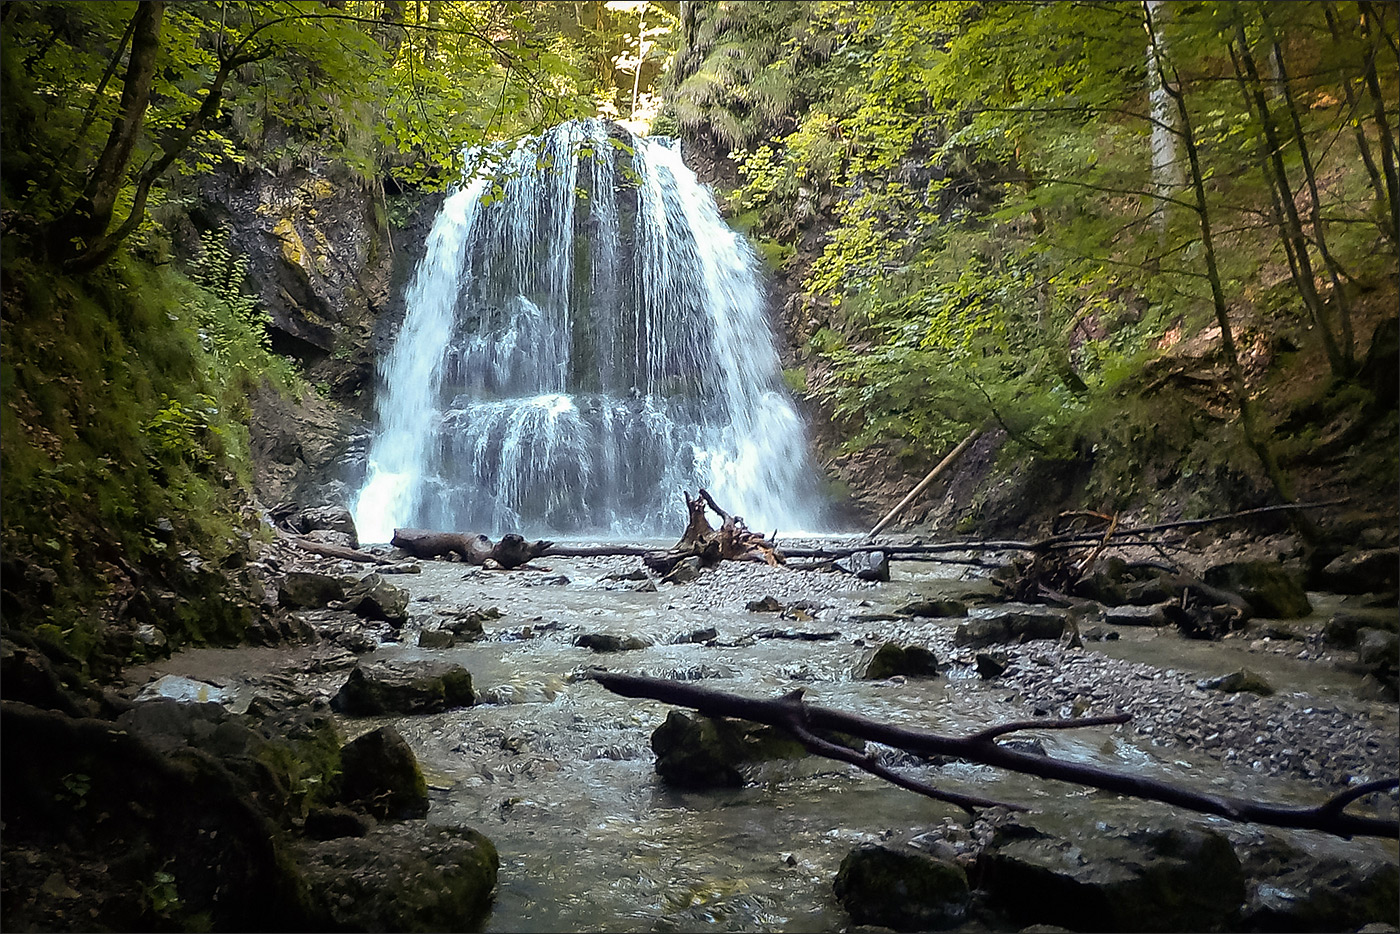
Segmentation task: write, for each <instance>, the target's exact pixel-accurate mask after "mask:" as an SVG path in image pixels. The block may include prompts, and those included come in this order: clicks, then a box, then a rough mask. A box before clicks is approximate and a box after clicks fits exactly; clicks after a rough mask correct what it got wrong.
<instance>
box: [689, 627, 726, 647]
mask: <svg viewBox="0 0 1400 934" xmlns="http://www.w3.org/2000/svg"><path fill="white" fill-rule="evenodd" d="M718 638H719V630H718V629H716V628H715V627H713V626H706V627H705V628H704V629H695V630H692V631H691V632H688V633H686V634H685V635H684V636H682V637H681V638H680V641H681V642H694V643H700V644H704V643H706V642H713V641H715V640H716V639H718Z"/></svg>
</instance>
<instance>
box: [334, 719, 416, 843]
mask: <svg viewBox="0 0 1400 934" xmlns="http://www.w3.org/2000/svg"><path fill="white" fill-rule="evenodd" d="M340 758H341V775H340V798H341V800H342V801H344V802H345V803H346V804H349V805H352V806H354V807H358V808H361V809H363V810H364V811H366V812H368V813H370V814H372V815H374V816H375V817H378V818H381V819H387V820H408V819H411V818H415V817H424V816H426V815H427V813H428V783H427V781H426V780H425V779H424V778H423V770H422V769H421V768H419V766H418V757H417V756H415V755H414V754H413V750H412V749H410V748H409V745H408V743H406V742H404V738H403V737H402V736H400V735H399V731H398V730H396V729H394V728H393V727H391V726H383V727H380V728H379V729H377V730H375V731H373V732H372V733H366V734H365V735H364V736H361V737H360V738H359V739H357V740H355V741H354V742H352V743H346V745H345V748H344V749H342V750H341V753H340Z"/></svg>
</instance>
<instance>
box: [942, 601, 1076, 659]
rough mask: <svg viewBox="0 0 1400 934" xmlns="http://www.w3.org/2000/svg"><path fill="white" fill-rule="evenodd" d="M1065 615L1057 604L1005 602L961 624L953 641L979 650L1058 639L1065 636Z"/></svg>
mask: <svg viewBox="0 0 1400 934" xmlns="http://www.w3.org/2000/svg"><path fill="white" fill-rule="evenodd" d="M1067 615H1068V614H1067V612H1066V611H1065V610H1062V609H1058V608H1056V607H1048V606H1036V605H1033V604H1026V603H1019V604H1018V603H1008V604H1005V605H1003V606H1001V607H998V608H996V609H994V610H991V611H990V612H988V613H987V615H984V616H979V617H976V618H973V619H970V620H968V621H967V622H966V623H962V624H960V625H959V626H958V630H957V632H956V633H955V634H954V635H953V642H954V644H956V645H961V646H967V647H969V648H974V649H980V648H985V647H986V646H989V645H994V644H996V643H998V642H1025V641H1027V640H1030V639H1058V638H1060V636H1062V635H1064V631H1065V619H1066V617H1067Z"/></svg>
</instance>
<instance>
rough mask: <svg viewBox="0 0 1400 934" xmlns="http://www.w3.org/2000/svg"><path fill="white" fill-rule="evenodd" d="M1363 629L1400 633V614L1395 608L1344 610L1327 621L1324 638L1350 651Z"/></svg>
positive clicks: (1323, 633) (1323, 631)
mask: <svg viewBox="0 0 1400 934" xmlns="http://www.w3.org/2000/svg"><path fill="white" fill-rule="evenodd" d="M1362 629H1383V630H1387V631H1389V632H1397V631H1400V613H1397V612H1396V610H1395V607H1393V606H1391V607H1367V608H1361V609H1354V610H1342V611H1340V612H1338V613H1337V614H1335V615H1334V616H1333V617H1332V618H1331V619H1329V620H1328V621H1327V625H1326V626H1324V627H1323V629H1322V637H1323V638H1324V639H1326V640H1327V641H1328V642H1329V643H1331V644H1332V645H1339V646H1342V647H1343V648H1348V649H1349V648H1352V647H1354V646H1355V645H1356V634H1357V633H1358V632H1360V631H1361V630H1362Z"/></svg>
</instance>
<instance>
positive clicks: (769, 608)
mask: <svg viewBox="0 0 1400 934" xmlns="http://www.w3.org/2000/svg"><path fill="white" fill-rule="evenodd" d="M744 609H746V610H748V611H749V612H750V613H781V612H782V611H783V610H784V609H786V607H784V606H783V605H782V604H781V603H779V602H778V600H777V598H776V597H772V596H768V597H764V598H763V599H762V600H750V601H749V602H748V603H746V604H744Z"/></svg>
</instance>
